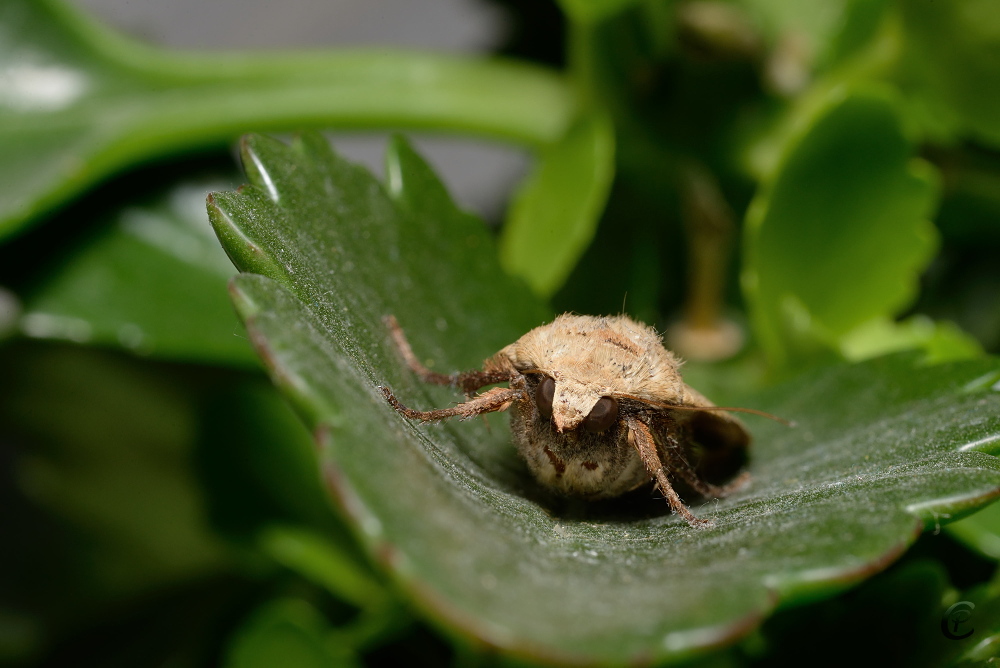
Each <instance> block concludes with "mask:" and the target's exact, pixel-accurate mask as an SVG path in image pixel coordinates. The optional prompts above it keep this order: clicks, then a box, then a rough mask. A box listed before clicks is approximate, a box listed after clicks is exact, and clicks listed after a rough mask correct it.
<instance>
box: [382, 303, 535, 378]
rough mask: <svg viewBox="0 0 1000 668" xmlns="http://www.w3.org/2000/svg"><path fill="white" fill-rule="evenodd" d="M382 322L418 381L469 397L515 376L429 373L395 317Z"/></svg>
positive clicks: (487, 372) (481, 372)
mask: <svg viewBox="0 0 1000 668" xmlns="http://www.w3.org/2000/svg"><path fill="white" fill-rule="evenodd" d="M382 320H383V322H385V325H386V327H388V328H389V334H390V335H391V336H392V341H393V343H395V344H396V349H397V350H399V354H400V355H401V356H402V358H403V360H404V361H405V362H406V366H408V367H410V370H411V371H413V373H415V374H417V375H418V376H420V379H421V380H422V381H424V382H425V383H433V384H435V385H450V386H452V387H457V388H460V389H461V390H462V391H463V392H465V394H466V396H469V395H471V394H472V393H473V392H475V391H476V390H478V389H480V388H482V387H486V386H487V385H493V384H495V383H505V382H507V381H509V380H510V379H511V378H512V377H513V376H514V375H515V374H513V373H511V372H510V371H498V370H480V369H474V370H472V371H465V372H462V373H451V374H445V373H438V372H436V371H431V370H430V369H428V368H427V367H425V366H424V365H423V364H421V362H420V360H419V359H417V356H416V355H414V354H413V348H411V347H410V342H409V341H407V340H406V334H405V333H403V328H402V327H400V326H399V322H398V321H397V320H396V316H393V315H387V316H385V317H384V318H383V319H382Z"/></svg>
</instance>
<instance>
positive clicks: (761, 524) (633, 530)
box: [210, 136, 1000, 662]
mask: <svg viewBox="0 0 1000 668" xmlns="http://www.w3.org/2000/svg"><path fill="white" fill-rule="evenodd" d="M243 157H244V164H245V166H246V168H247V171H248V178H249V179H250V181H251V186H249V187H247V188H245V189H244V190H242V191H241V192H240V193H218V194H215V195H214V196H213V197H212V198H211V199H210V214H211V217H212V220H213V224H214V225H215V227H216V230H217V231H218V233H219V235H220V238H221V239H222V241H223V244H224V245H225V247H226V249H227V251H228V253H229V255H230V257H231V258H232V259H233V260H234V262H235V263H236V264H237V266H238V267H239V268H240V269H241V270H243V271H245V272H252V273H246V274H243V275H241V276H239V277H237V278H236V279H235V280H234V282H233V284H232V294H233V297H234V300H235V302H236V305H237V308H238V311H239V312H240V314H241V316H242V317H243V318H244V319H245V321H246V323H247V327H248V331H249V332H250V335H251V338H252V340H253V342H254V344H255V346H256V347H257V349H258V351H259V353H260V354H261V356H262V358H263V359H264V361H265V363H266V365H267V366H268V368H269V369H270V371H271V373H272V376H273V378H274V380H275V382H276V383H277V384H278V386H279V387H280V388H281V389H282V390H283V391H284V392H285V393H286V394H287V395H288V396H289V397H290V398H291V400H292V401H293V402H294V403H295V404H296V406H297V407H298V408H299V410H300V412H301V413H302V414H303V415H304V416H305V418H306V420H307V421H308V422H309V423H310V425H311V426H312V427H313V429H314V432H315V434H316V437H317V439H318V442H319V444H320V447H321V455H320V456H321V458H322V466H323V469H324V471H325V477H326V480H327V482H328V484H329V486H330V488H331V490H332V491H333V493H334V494H335V496H336V497H337V498H338V499H339V501H340V503H341V504H342V505H343V506H344V508H345V509H346V510H347V511H348V513H349V514H350V515H351V516H352V517H353V518H354V521H355V522H356V526H357V530H358V533H359V535H360V536H361V538H362V540H363V542H364V543H365V544H366V545H367V546H368V548H369V549H370V551H371V553H372V555H374V556H375V557H376V558H377V559H378V561H379V562H380V563H381V564H382V565H383V566H384V567H385V568H387V569H389V571H390V572H391V573H392V574H393V575H394V577H395V578H396V579H397V580H398V581H399V582H400V584H401V586H402V588H403V589H404V590H405V591H406V592H408V593H409V595H410V596H411V597H412V599H413V600H414V602H415V603H416V605H417V606H418V607H419V608H421V609H423V610H424V611H426V612H427V613H428V614H430V615H431V616H432V617H433V618H435V619H437V620H438V621H439V622H440V623H442V624H445V625H447V626H449V627H451V628H453V629H455V630H458V631H460V632H462V633H464V634H469V635H473V636H475V637H478V638H480V639H482V640H483V641H485V642H487V643H489V644H492V645H495V646H498V647H500V648H503V649H505V650H509V651H513V652H516V653H518V654H521V655H526V656H533V657H539V658H541V657H545V658H550V659H554V660H558V661H561V662H596V661H614V662H624V661H628V660H632V661H638V660H646V661H648V660H656V659H677V658H680V657H683V656H685V655H689V654H690V653H692V652H697V651H698V650H702V649H705V648H708V647H711V646H716V645H719V644H724V643H727V642H731V641H733V640H735V639H737V638H739V637H741V636H743V635H744V634H746V633H747V632H748V631H750V630H751V629H753V628H754V627H755V626H757V625H758V624H759V623H760V622H761V621H762V619H763V618H764V617H766V616H767V615H768V614H769V613H770V612H771V611H772V610H773V609H774V607H775V606H776V605H777V604H779V603H781V604H791V603H795V602H797V601H804V600H809V599H814V598H816V597H820V596H824V595H828V594H830V593H833V592H836V591H839V590H841V589H843V588H844V587H846V586H848V585H850V584H851V583H853V582H856V581H858V580H860V579H862V578H864V577H866V576H867V575H868V574H871V573H873V572H877V571H878V570H880V569H881V568H883V567H884V566H885V565H887V564H888V563H890V562H891V561H892V560H893V559H894V558H895V557H897V556H898V555H899V554H901V552H902V551H903V550H905V548H906V547H907V546H908V545H909V544H910V543H911V542H912V541H913V540H914V538H915V536H916V534H917V533H918V532H919V531H920V530H921V529H922V528H924V527H925V526H934V525H935V524H937V523H939V522H942V521H945V520H946V519H948V518H952V517H955V516H957V515H959V514H961V513H963V512H967V511H969V510H971V509H974V508H975V507H978V506H979V505H982V504H983V503H985V502H986V501H988V500H990V499H992V498H994V497H995V496H996V495H997V494H998V492H1000V463H998V461H997V459H996V458H995V457H993V456H992V453H993V452H995V451H998V450H1000V417H997V416H998V415H1000V394H998V393H997V392H996V391H995V390H993V389H991V387H992V385H991V384H990V383H985V382H984V381H982V379H983V378H985V377H987V376H988V375H989V374H995V373H996V369H997V362H996V361H994V360H980V361H974V362H965V363H958V364H953V365H948V366H938V367H918V366H916V365H915V364H914V360H913V359H912V358H909V357H906V356H893V357H888V358H882V359H878V360H874V361H871V362H867V363H864V364H860V365H855V366H838V367H830V368H826V369H823V370H820V371H815V372H812V373H811V374H810V375H809V376H803V377H799V378H798V379H796V380H794V381H793V382H791V383H790V384H788V385H785V386H782V387H779V388H776V389H774V390H771V391H769V392H767V393H762V394H760V395H758V396H755V397H753V398H746V399H745V400H744V403H747V404H750V405H752V406H753V407H755V408H760V409H764V410H768V411H771V412H774V413H777V414H779V415H781V416H783V417H785V418H789V419H793V420H795V421H796V422H797V423H798V427H795V428H787V427H784V426H782V425H779V424H776V423H771V422H764V421H763V420H759V419H754V420H753V422H752V425H751V428H752V430H753V432H754V436H755V439H756V445H755V447H754V451H753V458H752V463H751V467H750V470H751V472H752V474H753V476H754V478H753V483H752V485H751V486H750V487H749V488H747V489H746V490H745V491H743V492H741V493H739V494H737V495H736V496H734V497H732V498H729V499H726V500H723V501H719V502H712V503H709V504H705V505H700V506H695V512H696V513H697V514H700V515H702V516H709V517H712V518H713V519H714V520H715V525H714V527H712V528H710V529H694V528H692V527H690V526H688V525H687V524H686V523H684V522H682V521H679V520H678V519H677V518H676V517H674V516H672V515H669V514H668V513H667V512H666V506H665V504H664V503H663V501H662V500H661V499H658V498H653V497H652V496H651V495H649V494H648V493H642V492H640V493H639V495H638V497H637V498H635V499H632V500H631V502H629V503H623V504H621V505H614V504H612V505H611V506H610V507H605V506H601V507H596V506H582V507H581V506H572V505H567V504H565V503H562V502H560V501H558V500H554V499H552V498H550V497H548V496H547V495H545V494H544V493H542V492H541V491H540V490H539V489H538V488H537V486H536V484H535V483H534V482H533V481H532V480H530V479H529V477H528V475H527V473H526V471H525V469H524V467H523V465H522V464H521V462H520V461H519V460H518V459H517V458H516V455H515V453H514V449H513V447H512V445H511V443H510V434H509V431H508V429H507V428H506V426H505V425H504V420H503V419H502V417H500V418H499V419H493V420H490V421H489V424H486V423H485V422H484V421H481V420H472V421H468V422H464V423H458V422H454V423H445V424H440V425H433V426H418V425H414V424H410V423H408V422H407V421H406V420H404V419H403V418H401V417H400V416H398V415H397V414H396V413H395V412H394V411H393V410H392V409H391V408H389V407H388V406H387V405H386V404H385V402H384V400H383V398H382V396H381V393H380V392H379V390H378V386H379V385H388V386H391V387H392V388H393V390H394V391H395V392H396V393H397V395H398V396H399V397H400V398H402V399H404V400H405V401H406V402H407V403H408V404H410V405H413V406H417V407H421V408H426V407H432V406H433V407H436V406H444V405H448V404H449V403H453V402H455V401H457V400H458V399H459V397H458V396H457V395H456V394H455V393H454V392H451V391H449V390H448V389H446V388H440V387H427V386H424V385H421V384H420V383H418V382H417V381H416V380H415V379H414V378H413V376H412V374H411V373H410V372H409V371H408V370H407V369H406V368H405V366H404V364H403V362H402V361H401V360H400V358H399V356H398V354H397V352H396V351H395V350H394V348H393V346H392V344H391V343H390V341H389V337H388V335H387V332H386V330H385V327H384V325H383V323H382V318H383V317H384V316H385V315H387V314H394V315H396V316H397V318H398V319H399V321H400V323H401V324H402V326H403V327H404V328H405V329H406V332H407V334H408V335H409V337H410V341H411V343H412V344H413V346H414V348H415V350H416V351H417V354H418V356H420V358H421V359H423V360H425V362H426V363H428V364H431V365H433V367H434V368H436V369H438V370H441V371H450V370H453V369H465V368H470V367H475V366H478V364H479V361H480V360H481V359H483V358H484V357H486V356H488V355H490V354H492V353H493V352H495V351H496V350H497V349H499V348H500V347H501V346H503V345H505V344H506V343H509V342H510V341H512V340H514V339H515V338H516V337H518V336H519V335H520V334H522V333H523V332H524V331H526V330H527V329H528V328H530V327H532V326H534V325H537V324H539V323H541V322H543V321H544V320H545V319H546V318H548V317H551V314H549V313H547V312H546V311H545V309H544V308H542V307H541V306H539V305H538V304H537V303H536V302H535V301H534V300H533V298H532V297H531V296H530V295H529V294H528V293H527V292H526V291H525V290H524V289H523V288H521V287H518V284H517V283H513V282H511V281H510V280H509V279H507V278H505V277H504V275H503V274H502V272H500V271H499V269H498V267H497V261H496V257H495V251H494V248H493V245H492V243H491V240H490V237H489V235H488V234H487V232H486V231H485V229H484V228H483V226H482V225H481V224H480V223H479V222H478V221H476V220H475V219H473V218H471V217H469V216H468V215H466V214H464V213H462V212H460V211H458V210H456V209H455V207H454V205H453V204H452V203H451V202H450V200H449V199H448V197H447V194H446V193H445V192H444V190H443V188H442V187H441V185H440V183H439V182H438V181H437V179H436V178H435V177H434V175H433V174H432V173H431V172H430V171H429V170H428V168H427V167H426V165H425V164H424V163H423V162H422V160H420V158H418V157H417V156H416V155H415V154H414V153H413V152H412V151H411V150H410V149H409V148H408V147H407V146H406V145H405V144H403V143H401V142H397V143H396V144H395V145H394V146H393V147H392V149H391V151H390V155H389V159H388V177H387V181H386V186H384V187H383V186H382V185H381V184H380V183H378V182H377V181H376V180H374V179H373V178H372V177H371V176H370V175H368V174H367V173H366V172H365V171H364V170H362V169H360V168H357V167H354V166H352V165H349V164H347V163H345V162H344V161H343V160H341V159H339V158H337V157H336V156H335V155H334V154H333V153H331V152H330V150H329V147H328V146H327V144H326V143H325V142H324V140H322V139H321V138H319V137H317V136H306V137H304V138H303V139H300V140H298V141H297V142H296V143H294V144H293V145H292V146H291V147H288V146H284V145H282V144H280V143H278V142H276V141H274V140H269V139H264V138H260V137H252V138H250V139H249V140H248V141H247V142H246V143H245V145H244V156H243ZM260 274H264V275H260ZM990 377H992V376H990Z"/></svg>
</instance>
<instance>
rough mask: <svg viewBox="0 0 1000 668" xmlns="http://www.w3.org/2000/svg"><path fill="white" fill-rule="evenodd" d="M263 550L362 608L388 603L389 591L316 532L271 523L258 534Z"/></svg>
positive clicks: (336, 544)
mask: <svg viewBox="0 0 1000 668" xmlns="http://www.w3.org/2000/svg"><path fill="white" fill-rule="evenodd" d="M259 545H260V548H261V550H262V551H264V552H265V553H266V554H267V555H268V556H270V557H271V558H272V559H274V560H275V561H277V562H278V563H280V564H282V565H283V566H286V567H288V568H290V569H292V570H294V571H296V572H298V573H300V574H302V575H304V576H305V577H307V578H309V579H310V580H312V581H313V582H316V583H317V584H319V585H321V586H323V587H325V588H326V589H327V590H329V591H330V592H331V593H333V594H334V595H335V596H337V597H338V598H340V599H341V600H343V601H347V602H348V603H352V604H354V605H356V606H358V607H359V608H369V607H374V606H377V605H380V604H382V603H384V602H385V599H386V592H385V590H384V589H383V588H382V587H381V586H380V585H379V584H378V582H376V581H375V579H374V578H373V577H372V575H371V574H370V573H368V572H366V571H365V570H364V568H362V567H359V565H358V563H357V561H356V560H355V559H354V555H353V554H351V553H350V552H348V551H347V550H345V549H344V548H343V547H342V545H341V544H340V543H338V542H335V541H331V540H329V539H328V538H326V537H325V536H323V535H321V534H318V533H316V532H314V531H309V530H306V529H301V528H297V527H291V526H277V525H276V526H271V527H268V528H267V529H264V530H263V531H262V532H261V534H260V537H259Z"/></svg>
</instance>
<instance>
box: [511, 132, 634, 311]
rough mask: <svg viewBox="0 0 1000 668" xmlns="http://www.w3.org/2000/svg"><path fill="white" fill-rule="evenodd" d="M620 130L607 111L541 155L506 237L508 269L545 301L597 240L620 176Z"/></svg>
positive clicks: (521, 193) (516, 204)
mask: <svg viewBox="0 0 1000 668" xmlns="http://www.w3.org/2000/svg"><path fill="white" fill-rule="evenodd" d="M614 153H615V130H614V126H613V125H612V123H611V119H610V118H609V117H608V116H607V115H605V114H603V113H599V112H596V113H592V114H590V115H587V116H584V117H581V118H580V119H578V120H577V121H576V122H575V123H574V124H573V126H572V127H571V128H570V129H569V131H568V132H567V133H566V136H565V137H563V138H562V139H560V140H559V141H558V142H556V143H555V144H553V145H552V146H549V147H547V148H545V149H544V150H542V151H541V153H540V155H539V161H538V165H536V167H535V170H534V172H533V173H532V174H531V176H530V177H528V180H527V181H525V182H524V183H523V184H522V185H521V188H520V190H519V191H518V193H517V195H516V197H515V198H514V202H513V204H512V205H511V210H510V213H509V214H508V216H507V222H506V223H505V225H504V228H503V232H502V233H501V236H500V259H501V262H502V263H503V266H504V268H505V269H506V270H507V271H508V272H509V273H511V274H513V275H514V276H520V277H521V278H523V279H524V280H525V281H527V282H528V285H530V286H531V288H532V289H533V290H534V291H535V293H537V294H538V295H540V296H542V297H551V296H552V294H553V293H554V292H555V291H556V290H558V289H559V288H560V287H561V286H562V284H563V283H564V282H565V281H566V278H567V277H568V276H569V274H570V272H571V271H572V270H573V267H574V266H576V263H577V261H578V260H579V259H580V256H581V255H583V252H584V251H585V250H587V246H588V245H589V244H590V242H591V240H592V239H593V238H594V232H595V230H596V229H597V223H598V221H599V220H600V218H601V214H602V213H603V212H604V205H605V203H606V202H607V199H608V193H609V191H610V190H611V181H612V179H613V178H614V170H615V166H614V162H615V155H614Z"/></svg>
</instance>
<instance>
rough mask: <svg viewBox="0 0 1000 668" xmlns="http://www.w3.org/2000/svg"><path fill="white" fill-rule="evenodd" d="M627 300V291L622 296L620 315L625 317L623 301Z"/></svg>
mask: <svg viewBox="0 0 1000 668" xmlns="http://www.w3.org/2000/svg"><path fill="white" fill-rule="evenodd" d="M626 299H628V290H626V291H625V294H623V295H622V315H625V300H626Z"/></svg>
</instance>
